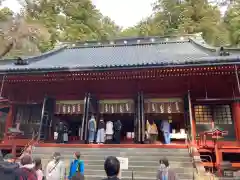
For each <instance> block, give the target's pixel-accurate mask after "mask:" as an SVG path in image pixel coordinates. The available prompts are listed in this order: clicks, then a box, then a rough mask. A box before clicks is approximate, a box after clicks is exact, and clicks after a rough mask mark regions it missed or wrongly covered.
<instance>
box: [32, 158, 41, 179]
mask: <svg viewBox="0 0 240 180" xmlns="http://www.w3.org/2000/svg"><path fill="white" fill-rule="evenodd" d="M34 165H35V171H36V174H37V178H38V180H43V172H42V162H41V159H40V158H35V159H34Z"/></svg>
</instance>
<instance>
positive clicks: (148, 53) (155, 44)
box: [0, 36, 240, 73]
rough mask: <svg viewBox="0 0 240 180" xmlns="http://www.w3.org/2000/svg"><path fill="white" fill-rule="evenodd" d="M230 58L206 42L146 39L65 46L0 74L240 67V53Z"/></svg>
mask: <svg viewBox="0 0 240 180" xmlns="http://www.w3.org/2000/svg"><path fill="white" fill-rule="evenodd" d="M228 50H229V51H230V55H229V56H219V55H218V53H217V52H218V51H217V48H213V47H210V46H208V45H206V44H205V43H204V42H203V41H199V40H198V39H194V38H191V37H189V36H184V37H144V38H126V39H117V40H114V41H110V42H109V41H108V42H103V43H100V42H96V41H88V42H78V43H75V44H73V43H68V42H67V43H63V45H62V47H59V48H58V49H55V50H53V51H50V52H48V53H45V54H42V55H40V56H36V57H28V58H22V59H24V60H26V61H28V63H27V64H25V65H16V64H14V62H15V61H14V60H2V61H0V72H2V73H4V72H9V73H11V72H13V73H17V72H39V71H40V72H47V71H70V70H76V71H81V70H82V71H83V70H107V69H118V68H144V67H148V66H161V67H165V66H189V65H190V66H193V65H207V64H210V63H211V64H222V63H238V62H239V55H240V51H239V49H228Z"/></svg>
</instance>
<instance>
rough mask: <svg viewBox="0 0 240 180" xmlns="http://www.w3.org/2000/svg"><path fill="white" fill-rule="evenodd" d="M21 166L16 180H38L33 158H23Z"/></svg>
mask: <svg viewBox="0 0 240 180" xmlns="http://www.w3.org/2000/svg"><path fill="white" fill-rule="evenodd" d="M20 163H21V166H20V168H18V169H17V170H16V180H38V178H37V174H36V171H35V168H34V164H33V161H32V157H31V156H30V155H28V154H26V155H24V156H23V157H22V158H21V161H20Z"/></svg>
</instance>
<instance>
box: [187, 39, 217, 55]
mask: <svg viewBox="0 0 240 180" xmlns="http://www.w3.org/2000/svg"><path fill="white" fill-rule="evenodd" d="M189 40H190V42H192V43H193V44H195V45H196V46H198V47H200V48H201V49H203V50H205V51H206V50H207V51H209V52H217V48H216V47H213V46H210V45H209V44H207V43H205V41H203V42H204V43H201V42H200V41H197V40H196V39H194V38H191V37H189Z"/></svg>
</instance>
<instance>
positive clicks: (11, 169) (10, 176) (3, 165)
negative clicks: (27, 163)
mask: <svg viewBox="0 0 240 180" xmlns="http://www.w3.org/2000/svg"><path fill="white" fill-rule="evenodd" d="M17 169H19V165H18V164H16V163H9V162H5V161H1V162H0V177H1V178H0V179H3V180H15V179H16V177H17V174H16V170H17Z"/></svg>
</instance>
